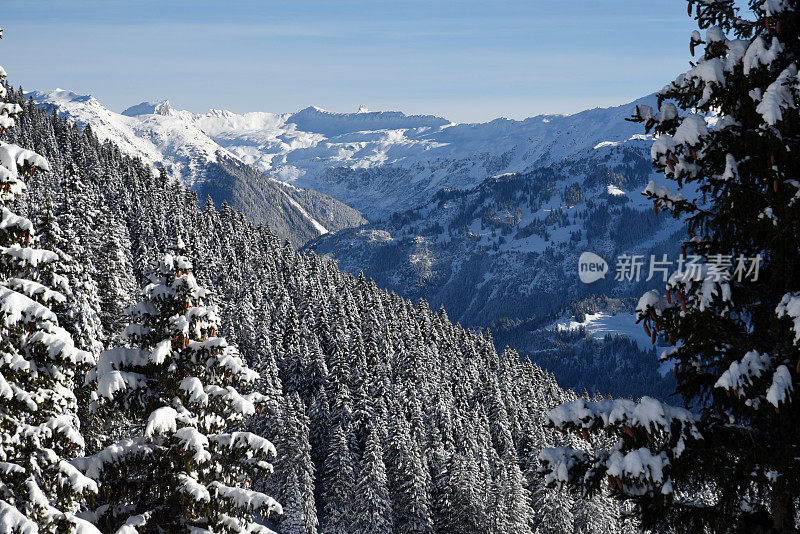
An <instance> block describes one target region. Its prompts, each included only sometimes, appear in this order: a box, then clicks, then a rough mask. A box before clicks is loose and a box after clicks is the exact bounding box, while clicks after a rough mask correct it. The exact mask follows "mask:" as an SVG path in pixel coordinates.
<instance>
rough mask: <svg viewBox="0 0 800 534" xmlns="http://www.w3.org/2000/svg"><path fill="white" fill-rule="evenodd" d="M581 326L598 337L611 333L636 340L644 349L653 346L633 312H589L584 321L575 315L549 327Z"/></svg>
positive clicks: (578, 327) (568, 327)
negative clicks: (637, 322) (577, 318)
mask: <svg viewBox="0 0 800 534" xmlns="http://www.w3.org/2000/svg"><path fill="white" fill-rule="evenodd" d="M581 327H583V328H585V329H586V332H587V333H588V334H591V335H592V336H593V337H596V338H600V339H602V338H603V337H604V336H605V335H606V334H611V335H612V336H613V335H614V334H617V335H620V336H625V337H627V338H629V339H630V340H631V341H634V342H636V344H637V345H638V346H639V348H640V349H642V350H650V349H652V348H653V344H652V342H651V341H650V336H648V335H647V334H645V332H644V329H643V328H642V325H641V324H636V317H635V315H634V313H633V312H618V313H617V314H616V315H611V314H609V313H607V312H598V313H595V314H587V315H586V319H585V320H584V321H583V322H578V321H576V320H575V317H570V318H568V319H561V320H559V321H556V323H555V324H554V325H553V326H551V327H550V328H549V329H550V330H579V329H580V328H581Z"/></svg>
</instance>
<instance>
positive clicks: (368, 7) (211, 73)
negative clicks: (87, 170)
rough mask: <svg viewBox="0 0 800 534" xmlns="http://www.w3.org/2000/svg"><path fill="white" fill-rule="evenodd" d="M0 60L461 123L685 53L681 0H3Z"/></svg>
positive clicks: (261, 107) (142, 83)
mask: <svg viewBox="0 0 800 534" xmlns="http://www.w3.org/2000/svg"><path fill="white" fill-rule="evenodd" d="M0 26H2V27H3V28H5V38H4V39H3V40H2V41H0V64H1V65H3V66H4V67H5V69H6V70H7V71H8V74H9V79H10V80H11V81H12V82H13V83H14V84H15V85H19V84H22V85H23V86H24V87H25V88H26V89H38V90H50V89H54V88H56V87H61V88H64V89H70V90H73V91H76V92H78V93H91V94H93V95H95V96H96V97H97V98H98V99H99V100H100V101H101V102H103V103H104V104H105V105H106V106H107V107H109V108H111V109H113V110H115V111H122V110H123V109H124V108H126V107H128V106H130V105H133V104H136V103H138V102H140V101H143V100H157V99H165V98H168V99H170V101H171V102H172V104H173V105H174V106H175V107H178V108H183V109H189V110H192V111H195V112H201V111H205V110H207V109H209V108H212V107H213V108H225V109H230V110H232V111H235V112H244V111H256V110H258V111H273V112H289V111H295V110H298V109H301V108H304V107H306V106H309V105H316V106H320V107H323V108H325V109H330V110H333V111H355V110H356V109H357V108H358V106H359V104H364V105H366V106H368V107H369V108H370V109H375V110H382V109H383V110H385V109H392V110H401V111H405V112H407V113H432V114H436V115H441V116H444V117H447V118H449V119H451V120H454V121H459V122H472V121H485V120H490V119H492V118H495V117H500V116H504V117H510V118H517V119H519V118H524V117H528V116H532V115H536V114H539V113H569V112H575V111H579V110H581V109H586V108H591V107H597V106H608V105H614V104H622V103H625V102H628V101H631V100H633V99H635V98H638V97H640V96H643V95H645V94H647V93H650V92H653V91H656V90H658V89H659V88H661V87H662V86H663V85H664V84H665V83H666V82H668V81H670V80H672V79H674V77H675V76H676V75H677V74H678V73H680V72H683V71H684V70H686V67H687V66H688V59H689V55H688V37H689V32H690V31H691V30H692V28H693V27H692V24H691V21H690V20H689V19H688V17H687V16H686V3H685V2H684V1H681V0H670V1H664V0H658V1H653V0H601V1H599V0H568V1H563V0H562V1H540V0H521V1H517V0H509V1H504V0H495V1H491V0H481V1H472V0H427V1H416V0H414V1H403V0H394V1H384V0H370V1H349V0H336V1H332V0H326V1H302V0H295V1H285V2H270V1H231V0H229V1H227V2H220V1H214V2H206V1H203V0H193V1H168V0H162V1H159V2H156V1H151V0H136V1H125V2H123V1H118V0H75V1H61V0H59V1H38V0H24V1H23V0H4V1H3V8H2V11H0Z"/></svg>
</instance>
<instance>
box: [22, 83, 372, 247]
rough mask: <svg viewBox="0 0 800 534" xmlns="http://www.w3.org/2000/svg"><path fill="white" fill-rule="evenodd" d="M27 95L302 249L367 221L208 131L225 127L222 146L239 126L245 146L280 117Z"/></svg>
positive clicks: (61, 94) (66, 93) (58, 92)
mask: <svg viewBox="0 0 800 534" xmlns="http://www.w3.org/2000/svg"><path fill="white" fill-rule="evenodd" d="M29 96H31V97H32V98H33V99H34V101H35V102H36V103H37V105H39V106H42V107H45V108H48V109H56V110H57V111H58V113H59V114H61V115H63V116H66V117H68V118H69V119H70V120H72V121H74V122H76V123H78V124H80V125H83V126H85V125H90V126H91V128H92V131H93V132H94V134H95V135H96V136H97V137H98V138H99V139H100V140H103V141H105V140H109V141H112V142H114V143H116V144H117V145H118V146H119V147H120V149H121V150H122V151H124V152H126V153H128V154H130V155H132V156H137V157H140V158H142V159H143V160H144V161H145V162H146V163H148V164H150V165H153V166H156V165H158V166H162V167H163V168H164V169H165V170H166V171H167V172H168V173H169V174H170V176H173V177H177V178H178V179H180V180H181V181H182V182H183V183H185V184H186V185H187V186H189V187H191V188H193V189H195V190H196V191H197V192H198V195H199V196H200V198H201V199H203V198H205V196H206V195H210V196H211V197H212V198H213V199H214V201H215V202H217V203H218V204H219V203H220V202H222V201H223V200H224V201H228V202H229V203H231V204H232V205H234V206H235V207H238V208H240V209H243V210H244V211H245V212H246V213H247V214H248V215H249V216H250V218H251V219H252V220H253V221H254V222H256V223H268V224H270V226H271V227H272V228H273V229H274V230H275V231H276V233H278V235H279V236H280V237H281V238H284V239H289V240H290V241H292V242H293V243H295V244H296V245H298V246H299V245H302V244H303V243H305V242H306V241H308V240H309V239H311V238H313V237H316V236H318V235H320V234H324V233H326V232H327V231H328V229H331V230H339V229H342V228H348V227H351V226H357V225H359V224H362V223H364V222H365V221H364V219H363V218H362V217H361V215H360V214H359V213H358V212H356V211H355V210H353V209H351V208H349V207H348V206H346V205H344V204H342V203H340V202H337V201H335V200H334V199H332V198H329V197H325V196H324V195H320V194H319V193H316V192H304V191H303V190H301V189H298V188H296V187H289V186H287V185H284V184H283V183H281V182H278V181H275V180H271V179H270V178H268V177H267V176H265V175H264V174H263V173H262V172H260V171H259V170H257V169H256V168H253V167H251V166H249V165H248V161H249V160H250V159H251V158H239V156H237V154H235V153H234V152H231V151H229V150H227V149H226V148H225V147H224V146H222V145H220V144H219V143H217V141H215V140H214V139H212V137H210V136H209V135H208V134H207V133H206V132H205V131H204V128H208V129H209V130H212V131H213V130H214V128H215V127H216V128H217V130H220V129H221V132H217V133H218V137H219V139H220V140H221V141H224V137H225V135H224V132H225V131H227V130H226V127H227V128H237V127H238V128H239V129H240V131H242V132H243V133H242V135H240V136H239V138H238V139H237V140H238V142H239V143H245V142H246V141H245V139H246V136H247V134H246V132H247V127H246V126H245V125H250V127H251V129H253V130H257V131H259V132H265V131H266V132H271V131H273V130H274V128H271V127H270V124H272V123H274V122H275V119H274V116H272V115H270V114H255V115H257V117H246V116H237V117H236V118H234V119H233V121H232V122H230V121H227V119H226V117H228V115H230V114H227V112H215V111H212V112H209V113H208V114H207V115H194V114H192V113H189V112H187V111H181V110H175V109H173V108H172V107H171V106H170V104H169V102H168V101H162V102H142V103H141V104H137V105H135V106H132V107H130V108H128V109H126V110H125V111H123V112H122V113H121V114H119V113H114V112H112V111H110V110H108V109H106V108H105V107H104V106H103V105H102V104H100V102H98V100H97V99H95V98H94V97H92V96H89V95H78V94H75V93H73V92H71V91H65V90H62V89H56V90H55V91H51V92H49V93H43V92H33V93H30V94H29ZM278 122H280V120H278ZM220 125H226V127H222V128H220ZM268 136H269V135H267V137H268ZM240 152H241V151H240Z"/></svg>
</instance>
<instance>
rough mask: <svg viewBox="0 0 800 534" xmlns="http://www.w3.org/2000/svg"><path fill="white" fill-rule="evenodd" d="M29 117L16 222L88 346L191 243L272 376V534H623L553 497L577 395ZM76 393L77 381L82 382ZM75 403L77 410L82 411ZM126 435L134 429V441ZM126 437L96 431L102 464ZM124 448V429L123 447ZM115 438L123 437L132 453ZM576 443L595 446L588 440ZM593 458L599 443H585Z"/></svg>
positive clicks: (229, 326)
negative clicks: (26, 224) (44, 251)
mask: <svg viewBox="0 0 800 534" xmlns="http://www.w3.org/2000/svg"><path fill="white" fill-rule="evenodd" d="M13 99H16V100H17V101H19V102H20V103H22V104H24V107H25V112H24V113H23V114H22V115H21V116H20V118H19V119H18V120H17V125H16V127H15V128H13V129H11V130H7V131H6V132H4V133H3V136H2V139H3V140H4V141H10V142H13V143H17V144H19V145H22V146H25V147H28V148H31V149H33V150H35V151H37V152H38V153H40V154H42V155H43V156H45V157H46V158H47V159H48V160H49V162H50V167H51V169H52V170H51V172H49V173H45V174H37V175H36V176H35V177H34V178H33V179H32V180H31V181H30V183H29V184H28V187H29V192H28V194H27V195H26V196H24V197H22V199H21V200H20V201H19V202H18V205H17V209H18V212H20V213H22V214H24V215H26V216H27V217H29V218H30V219H31V220H33V221H34V222H35V224H36V227H37V228H40V229H41V230H40V231H39V235H40V239H41V242H42V243H41V244H42V246H47V248H50V249H52V250H57V251H58V252H57V253H58V254H59V261H58V267H59V270H60V272H62V273H65V275H66V277H67V279H68V280H67V281H68V283H69V287H71V288H72V289H71V292H69V294H68V295H67V296H68V302H67V303H66V304H65V305H64V306H60V307H59V308H58V309H57V314H58V319H59V321H60V323H61V324H62V326H64V327H65V328H66V329H67V330H68V331H70V333H71V334H72V335H73V338H74V339H75V341H76V344H77V345H78V347H79V348H82V349H85V350H87V351H89V352H90V353H93V354H94V355H98V354H99V353H100V352H101V351H102V350H103V349H105V348H109V347H111V346H114V345H116V344H118V342H119V340H120V338H121V333H122V329H123V328H124V325H125V324H126V322H125V320H124V318H123V315H122V311H123V309H124V308H126V306H127V305H129V304H131V303H133V302H134V301H135V300H138V299H139V296H138V294H137V293H138V292H137V288H139V287H142V286H143V284H144V282H145V275H146V273H147V272H148V271H149V270H150V269H151V268H153V267H155V266H156V265H157V263H156V260H157V259H158V258H160V257H161V255H162V254H163V252H165V251H166V250H167V249H168V248H169V247H170V246H173V244H174V243H175V240H176V237H177V236H178V235H180V236H181V237H182V238H183V240H184V241H185V242H186V245H187V250H186V255H187V256H188V257H189V258H190V259H191V261H192V263H193V264H194V266H195V269H194V273H195V276H196V277H197V280H198V282H199V283H200V284H202V285H204V286H206V287H208V288H210V289H211V290H212V291H213V296H212V298H211V300H212V302H213V303H214V304H216V305H218V306H219V307H220V310H221V313H220V316H221V323H222V333H223V334H224V335H225V336H226V337H227V338H228V340H229V341H230V342H232V343H235V344H236V345H238V347H239V350H240V352H241V354H242V355H243V356H244V357H245V359H246V360H247V363H248V364H249V365H250V366H251V367H253V368H255V369H256V370H258V371H259V372H260V373H261V381H260V382H259V385H258V389H259V391H260V392H261V393H263V394H264V395H266V397H267V398H268V402H267V405H266V408H265V409H264V410H263V411H262V412H260V413H259V414H258V415H256V416H255V417H253V418H251V419H250V420H249V421H248V422H247V427H248V428H249V429H251V430H253V431H255V432H257V433H260V434H261V435H263V436H264V437H267V438H269V439H271V440H273V441H274V442H275V444H276V446H277V454H278V457H277V459H276V460H275V462H274V464H275V474H274V475H272V476H270V477H267V478H265V479H258V480H253V481H251V483H252V485H253V486H254V487H255V488H257V489H263V490H265V493H268V494H270V495H273V496H274V497H275V498H276V499H277V500H278V501H279V502H280V503H281V504H282V505H283V511H284V513H283V515H282V518H281V519H280V520H279V521H277V522H276V523H274V524H272V528H274V529H276V530H277V531H279V532H285V533H313V532H322V531H323V530H324V532H326V533H328V532H339V533H349V532H363V533H371V532H374V533H376V534H377V533H385V532H397V533H400V532H402V533H407V532H437V533H451V532H452V533H456V532H464V533H467V532H492V533H498V534H499V533H510V532H514V533H527V532H548V533H559V532H564V533H567V532H598V533H599V532H604V533H605V532H615V531H618V530H619V529H620V526H619V524H618V522H617V517H618V516H619V513H620V510H619V508H618V506H617V505H616V504H614V503H613V502H612V501H610V500H607V499H605V498H602V497H596V498H594V499H592V500H586V499H579V498H573V497H570V496H568V495H563V494H560V493H557V492H555V491H553V490H549V489H546V488H544V486H543V481H542V480H541V479H540V478H538V477H537V475H536V471H537V468H538V462H537V459H536V458H537V455H538V453H539V451H540V450H541V449H542V448H543V447H546V446H552V445H558V444H559V443H560V442H561V441H562V440H563V438H561V435H560V434H555V433H554V431H553V430H551V429H545V428H544V424H545V413H546V411H547V409H549V408H550V407H552V406H554V405H556V404H559V403H561V402H565V401H569V400H572V399H574V398H575V395H574V394H573V393H572V392H569V391H564V390H562V389H561V388H559V386H558V385H557V384H556V382H555V380H554V379H553V377H552V375H550V374H549V373H548V372H546V371H545V370H543V369H541V368H539V367H537V366H535V365H532V364H531V363H529V362H525V363H522V362H520V360H519V357H518V355H517V354H516V353H515V352H514V351H510V350H507V351H504V352H503V353H502V354H499V355H498V353H497V352H496V350H495V348H494V344H493V342H492V340H491V339H490V338H488V337H487V336H485V335H482V334H480V333H476V332H474V331H468V330H464V329H462V328H461V327H460V326H457V325H453V324H452V323H451V322H450V321H449V319H448V318H447V315H446V313H445V311H444V310H439V311H438V312H434V311H432V310H431V309H430V308H429V307H428V305H427V304H426V303H425V302H424V301H420V302H418V303H417V304H412V303H411V302H409V301H407V300H403V299H402V298H400V297H398V296H397V295H395V294H392V293H389V292H387V291H384V290H381V289H379V288H378V287H376V285H375V284H374V283H372V282H370V281H367V280H365V279H364V278H363V277H360V278H355V277H352V276H350V275H347V274H343V273H342V272H341V271H339V269H338V268H337V266H336V264H335V263H334V262H333V261H330V260H326V259H322V258H320V257H318V256H315V255H312V254H298V253H296V252H294V250H293V249H292V248H291V247H290V246H289V245H288V244H281V243H280V242H279V240H278V239H277V238H276V237H275V236H274V235H273V234H272V233H271V232H270V230H269V229H268V228H265V227H254V226H253V225H251V224H250V223H249V222H248V221H247V220H246V218H245V217H244V215H242V213H241V212H239V211H236V210H234V209H232V208H230V207H229V206H227V205H226V204H223V205H222V206H221V207H220V209H219V211H217V210H216V209H215V207H214V206H213V205H212V203H211V202H209V201H206V202H205V204H204V206H203V207H202V208H198V202H197V198H196V194H195V193H194V192H191V191H188V190H186V189H185V188H184V187H183V186H182V185H180V184H178V183H177V182H176V181H171V180H169V178H168V177H165V176H158V175H154V174H153V173H152V172H151V170H150V168H149V167H148V166H146V165H144V164H143V163H142V162H141V161H139V160H137V159H133V158H131V157H128V156H125V155H123V154H122V153H121V152H120V151H119V150H118V149H117V148H116V147H115V146H113V145H112V144H110V143H105V144H101V143H99V142H98V140H97V139H96V138H95V137H94V136H93V134H92V132H91V129H90V128H86V129H85V130H84V131H80V130H78V129H77V128H76V127H74V126H71V125H69V124H68V123H67V122H66V121H65V120H63V119H60V118H58V117H54V116H51V115H48V114H47V113H46V112H44V111H41V110H37V109H36V108H35V107H34V106H33V104H32V103H30V102H28V103H25V102H23V101H22V92H21V91H15V92H12V93H11V94H10V95H9V100H13ZM78 385H79V384H78ZM78 397H79V399H80V398H81V397H80V394H79V395H78ZM122 428H124V426H123V427H122ZM111 430H116V431H117V432H120V428H119V427H118V428H116V429H114V428H109V427H108V426H106V427H104V426H103V425H102V422H101V421H98V419H97V417H95V416H92V417H86V418H84V428H83V430H82V431H83V432H84V434H86V435H90V436H94V437H95V439H94V441H93V440H87V453H89V454H91V453H93V452H96V451H97V450H99V447H100V446H102V445H103V444H104V441H107V439H108V437H107V434H109V433H112V434H113V432H111ZM122 433H123V434H124V430H122ZM117 437H119V436H117ZM569 441H570V444H571V445H572V446H575V447H580V446H581V442H579V440H577V438H571V439H570V440H569ZM583 446H584V447H586V446H587V445H586V443H583Z"/></svg>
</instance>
